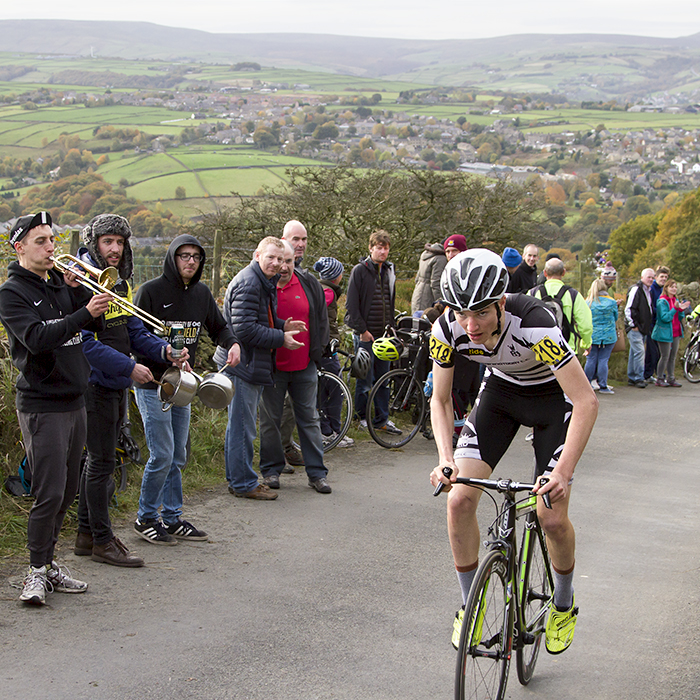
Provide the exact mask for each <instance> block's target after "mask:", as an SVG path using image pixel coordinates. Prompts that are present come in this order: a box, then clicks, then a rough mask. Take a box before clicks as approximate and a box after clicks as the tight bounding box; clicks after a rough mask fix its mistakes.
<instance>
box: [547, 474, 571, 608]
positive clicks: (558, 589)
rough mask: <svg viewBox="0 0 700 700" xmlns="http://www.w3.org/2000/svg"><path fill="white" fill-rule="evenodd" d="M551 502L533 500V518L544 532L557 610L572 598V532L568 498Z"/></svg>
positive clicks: (569, 605) (565, 605) (566, 604)
mask: <svg viewBox="0 0 700 700" xmlns="http://www.w3.org/2000/svg"><path fill="white" fill-rule="evenodd" d="M570 495H571V488H569V492H568V493H567V495H566V498H564V499H562V500H560V501H556V502H555V503H552V509H551V510H549V509H547V508H545V507H544V503H543V502H542V499H539V498H538V499H537V517H538V518H539V520H540V524H541V525H542V529H543V530H544V532H545V534H546V535H547V549H548V551H549V556H550V559H551V561H552V567H553V569H554V572H553V573H554V581H555V585H554V604H555V605H556V606H557V608H558V609H559V610H561V611H564V610H568V609H569V608H570V607H571V604H572V601H573V594H574V591H573V574H574V563H575V548H576V534H575V533H574V526H573V525H572V524H571V521H570V520H569V515H568V509H569V497H570Z"/></svg>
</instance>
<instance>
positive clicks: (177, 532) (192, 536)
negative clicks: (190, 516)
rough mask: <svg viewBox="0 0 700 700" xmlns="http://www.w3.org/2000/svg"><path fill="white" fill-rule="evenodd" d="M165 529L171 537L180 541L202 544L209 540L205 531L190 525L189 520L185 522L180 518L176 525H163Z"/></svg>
mask: <svg viewBox="0 0 700 700" xmlns="http://www.w3.org/2000/svg"><path fill="white" fill-rule="evenodd" d="M163 527H164V528H165V531H166V532H167V533H168V534H169V535H172V536H173V537H175V538H177V539H178V540H190V541H192V542H201V541H204V540H207V539H209V537H208V535H207V533H206V532H204V530H198V529H197V528H196V527H195V526H194V525H193V524H192V523H188V522H187V520H183V519H182V518H178V519H177V520H176V521H175V522H174V523H169V524H168V525H166V524H165V523H163Z"/></svg>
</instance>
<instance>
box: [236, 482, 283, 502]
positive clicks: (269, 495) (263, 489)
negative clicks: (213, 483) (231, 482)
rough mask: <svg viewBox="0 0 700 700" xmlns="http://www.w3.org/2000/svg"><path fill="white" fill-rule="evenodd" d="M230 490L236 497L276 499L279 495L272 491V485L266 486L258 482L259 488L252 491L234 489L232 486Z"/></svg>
mask: <svg viewBox="0 0 700 700" xmlns="http://www.w3.org/2000/svg"><path fill="white" fill-rule="evenodd" d="M228 490H229V492H230V493H232V494H233V495H234V496H235V497H236V498H252V499H254V500H256V501H274V500H275V498H277V496H278V495H279V494H277V493H275V492H274V491H271V490H270V487H269V486H265V484H258V485H257V488H254V489H253V490H252V491H234V490H233V489H232V488H231V487H230V486H229V487H228Z"/></svg>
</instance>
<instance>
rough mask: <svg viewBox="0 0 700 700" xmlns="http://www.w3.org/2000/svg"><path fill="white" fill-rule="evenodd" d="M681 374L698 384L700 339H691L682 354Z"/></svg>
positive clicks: (699, 375)
mask: <svg viewBox="0 0 700 700" xmlns="http://www.w3.org/2000/svg"><path fill="white" fill-rule="evenodd" d="M683 374H684V375H685V378H686V379H687V380H688V381H689V382H692V383H693V384H697V383H698V382H700V338H691V340H690V343H689V344H688V347H687V348H686V349H685V353H684V354H683Z"/></svg>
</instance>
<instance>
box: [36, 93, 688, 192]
mask: <svg viewBox="0 0 700 700" xmlns="http://www.w3.org/2000/svg"><path fill="white" fill-rule="evenodd" d="M244 82H246V83H247V84H241V85H239V86H236V87H223V88H220V89H218V90H216V91H213V92H212V91H211V90H204V89H203V88H202V87H198V88H196V89H194V90H192V91H188V92H173V91H157V92H154V91H150V92H146V91H143V90H141V91H134V92H111V90H109V89H107V90H106V91H105V92H103V93H101V94H100V93H93V92H77V91H69V90H67V91H62V92H60V93H59V92H54V91H57V90H59V89H60V88H58V86H54V87H53V89H52V94H51V96H50V98H49V96H48V95H46V94H44V95H43V99H45V100H46V101H48V100H49V99H51V103H52V104H67V103H68V104H69V103H84V104H86V106H88V107H90V106H98V105H109V104H123V105H134V106H144V107H161V108H165V109H168V110H172V111H173V112H176V113H184V115H186V116H184V115H183V116H180V117H177V116H175V115H174V117H173V120H172V122H173V123H177V124H178V125H183V126H184V127H185V128H184V129H183V132H182V134H181V137H180V139H179V140H178V139H176V138H173V137H172V136H164V135H156V134H153V136H155V138H153V139H152V140H150V142H149V143H148V145H147V146H145V147H142V148H147V149H148V150H153V151H158V150H164V149H170V148H174V147H177V146H178V145H180V144H181V143H188V142H192V141H202V140H204V141H208V142H212V143H218V144H222V145H229V144H251V145H255V146H258V147H260V148H265V149H271V150H276V151H278V152H281V153H285V154H289V155H299V156H303V157H306V158H313V159H317V160H320V161H328V162H333V163H350V164H354V165H358V166H363V165H364V166H382V165H390V164H392V163H393V164H395V163H398V162H401V163H403V164H405V165H409V166H412V167H417V168H423V167H425V168H435V169H453V170H454V169H459V170H462V171H466V172H469V173H475V174H482V175H487V176H491V177H508V178H512V179H513V180H515V181H520V182H523V181H525V180H526V179H527V178H528V177H529V176H531V175H533V174H537V175H539V176H540V177H541V178H542V179H543V180H545V181H546V180H557V181H566V180H567V179H581V180H585V179H586V178H587V177H588V176H589V175H590V174H591V173H594V172H601V171H602V170H604V171H605V172H606V173H607V175H608V181H609V180H613V179H615V178H617V179H618V180H624V181H628V182H629V183H631V185H632V188H633V189H634V193H635V194H641V193H648V192H651V191H653V190H661V189H665V190H668V189H676V190H690V189H694V188H696V187H698V186H700V162H699V161H700V158H699V156H700V150H699V148H700V127H699V128H698V129H694V130H692V131H689V130H685V129H679V128H669V129H664V130H654V129H645V130H643V131H629V132H626V133H619V132H613V131H610V130H608V129H607V128H605V125H604V124H605V116H606V112H605V111H604V110H601V111H600V122H601V124H600V126H599V127H597V128H596V129H592V130H589V131H586V132H574V131H567V130H566V121H565V120H563V119H557V118H556V117H555V116H554V115H553V118H552V120H545V121H543V120H541V119H540V120H539V121H538V122H537V124H536V126H537V127H552V126H556V127H558V129H557V131H556V133H554V132H553V133H545V132H540V131H530V130H528V131H524V130H523V128H526V127H528V125H529V124H530V122H529V121H528V116H527V112H528V110H529V109H550V110H552V111H555V109H556V107H555V106H553V105H551V104H546V103H544V104H543V103H542V102H537V103H535V102H532V103H528V102H527V100H525V99H520V100H513V99H511V98H510V97H508V98H506V99H503V100H502V101H501V102H500V103H494V101H491V102H489V103H483V102H474V103H473V104H471V105H467V106H466V108H465V114H464V116H461V117H460V118H459V119H458V120H457V121H452V120H450V119H438V118H435V117H431V116H425V115H417V114H412V113H411V110H410V106H411V104H416V98H415V97H413V98H412V99H411V100H409V99H406V100H404V101H405V102H406V104H399V105H391V106H388V105H382V104H381V94H374V95H372V96H371V97H369V96H357V95H341V96H340V97H337V96H334V97H332V98H328V97H327V96H323V95H316V94H315V93H314V92H313V91H312V90H311V88H310V86H309V85H304V84H297V85H286V84H279V83H278V84H270V83H265V82H262V81H257V80H250V81H244ZM47 92H48V91H47ZM32 97H33V98H34V99H41V98H42V96H41V95H37V96H28V97H27V99H31V98H32ZM691 97H695V96H691ZM431 101H433V102H435V103H436V104H437V103H438V102H439V98H436V97H435V95H431V94H429V95H426V96H424V97H423V98H422V102H421V104H430V103H431ZM485 105H486V106H485ZM617 109H618V110H619V109H620V108H619V107H618V108H617ZM697 109H698V105H697V104H693V103H691V102H689V101H688V98H685V101H684V100H683V99H681V98H679V97H678V96H666V97H661V98H657V99H655V100H654V101H652V102H646V103H640V104H636V105H632V106H629V107H627V111H629V112H639V111H657V112H669V113H678V112H681V111H688V112H695V111H697ZM472 115H479V116H484V115H489V116H492V117H496V119H495V120H494V121H493V123H492V124H491V125H490V126H486V127H484V126H481V125H479V124H477V123H473V122H470V116H472ZM624 190H625V188H622V192H618V193H617V195H618V198H619V195H622V201H624V195H625V194H628V195H629V194H632V191H629V192H625V191H624ZM600 192H601V198H602V199H603V200H605V199H606V198H609V197H613V196H615V193H613V192H606V190H605V188H604V187H603V188H601V189H600Z"/></svg>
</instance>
